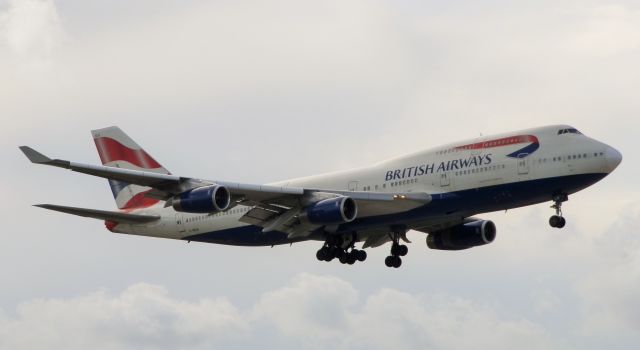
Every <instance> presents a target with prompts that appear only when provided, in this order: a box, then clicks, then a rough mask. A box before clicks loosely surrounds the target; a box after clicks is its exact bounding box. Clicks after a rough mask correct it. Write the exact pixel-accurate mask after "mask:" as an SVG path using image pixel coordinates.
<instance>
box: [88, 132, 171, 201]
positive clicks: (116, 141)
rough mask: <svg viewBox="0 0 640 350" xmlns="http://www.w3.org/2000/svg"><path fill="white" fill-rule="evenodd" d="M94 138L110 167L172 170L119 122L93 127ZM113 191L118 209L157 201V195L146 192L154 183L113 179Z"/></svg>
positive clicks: (102, 158)
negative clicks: (159, 161)
mask: <svg viewBox="0 0 640 350" xmlns="http://www.w3.org/2000/svg"><path fill="white" fill-rule="evenodd" d="M91 134H92V135H93V141H94V142H95V144H96V148H97V149H98V155H99V156H100V160H101V161H102V164H103V165H105V166H108V167H114V168H121V169H131V170H139V171H148V172H154V173H159V174H169V171H168V170H167V169H165V168H164V167H163V166H162V165H160V163H158V162H157V161H156V160H155V159H153V157H151V156H150V155H149V154H148V153H147V152H146V151H145V150H144V149H142V147H140V146H139V145H138V144H137V143H136V142H135V141H133V140H132V139H131V138H130V137H129V136H127V134H125V133H124V132H123V131H122V130H120V128H118V127H117V126H112V127H108V128H104V129H98V130H92V131H91ZM109 186H110V187H111V192H112V193H113V197H114V198H115V200H116V204H117V205H118V209H123V210H130V209H137V208H146V207H150V206H152V205H155V204H157V203H158V202H159V201H158V200H156V199H152V198H148V197H146V196H145V195H146V194H147V193H148V192H149V191H150V190H151V188H150V187H146V186H138V185H135V184H131V183H128V182H125V181H118V180H113V179H109Z"/></svg>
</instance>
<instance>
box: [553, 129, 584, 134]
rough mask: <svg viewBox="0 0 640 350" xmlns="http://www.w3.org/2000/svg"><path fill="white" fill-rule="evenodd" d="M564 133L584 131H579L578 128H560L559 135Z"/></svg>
mask: <svg viewBox="0 0 640 350" xmlns="http://www.w3.org/2000/svg"><path fill="white" fill-rule="evenodd" d="M562 134H579V135H582V133H581V132H580V131H578V129H573V128H570V129H560V130H558V135H562Z"/></svg>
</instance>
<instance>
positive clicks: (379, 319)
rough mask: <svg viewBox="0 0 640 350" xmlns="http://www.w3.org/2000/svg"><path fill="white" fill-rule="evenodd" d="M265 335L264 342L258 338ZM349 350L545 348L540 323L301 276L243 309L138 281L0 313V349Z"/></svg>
mask: <svg viewBox="0 0 640 350" xmlns="http://www.w3.org/2000/svg"><path fill="white" fill-rule="evenodd" d="M261 335H265V336H264V337H265V338H260V337H261ZM271 342H273V343H278V344H282V343H284V344H289V345H291V346H295V347H299V348H303V349H312V348H318V349H320V348H328V347H331V348H345V349H346V348H349V349H389V348H390V347H392V348H399V349H417V348H425V347H428V348H431V349H468V348H469V347H470V346H477V347H480V348H488V347H490V348H492V349H511V348H513V347H516V346H517V347H519V348H524V349H542V348H545V349H547V348H549V346H550V345H551V344H552V343H550V341H549V339H548V335H547V334H546V333H545V331H544V329H542V328H541V327H540V326H538V325H535V324H533V323H532V322H530V321H528V320H525V319H519V318H516V319H509V318H508V317H504V316H502V315H500V314H499V313H498V312H496V311H495V310H493V308H492V307H491V306H489V305H488V304H482V303H477V302H474V301H470V300H464V299H460V298H456V297H449V296H442V295H439V296H438V295H436V296H426V295H423V296H412V295H410V294H407V293H403V292H400V291H397V290H394V289H386V288H385V289H380V290H378V291H376V292H375V293H373V294H372V295H370V296H368V297H366V298H361V297H359V293H358V292H357V291H356V289H355V288H354V287H353V286H352V285H351V284H350V283H348V282H346V281H343V280H341V279H338V278H335V277H329V276H318V275H312V274H301V275H299V276H297V277H295V278H294V279H293V280H291V281H290V282H289V283H288V284H287V285H285V286H283V287H280V288H277V289H275V290H273V291H269V292H266V293H264V294H263V296H262V297H261V298H260V299H259V300H258V301H257V303H256V304H255V305H254V306H253V307H252V308H250V309H249V310H247V311H244V312H242V311H239V310H238V308H236V307H234V306H233V305H232V304H231V303H230V302H229V301H228V300H226V299H224V298H215V299H207V298H204V299H200V300H198V301H195V302H193V301H185V300H180V299H177V298H174V297H171V296H170V295H169V294H168V292H167V290H166V289H165V288H163V287H159V286H154V285H149V284H144V283H140V284H136V285H133V286H131V287H129V288H127V289H126V290H124V291H123V292H122V293H120V294H119V295H109V294H108V293H106V292H104V291H100V292H96V293H92V294H89V295H86V296H82V297H76V298H69V299H39V300H34V301H30V302H26V303H23V304H21V305H20V306H19V307H18V309H17V312H16V314H15V315H14V316H10V315H7V314H4V315H2V316H1V317H0V348H1V349H17V350H19V349H43V348H64V349H85V348H87V347H92V348H96V349H145V348H155V349H175V348H188V349H198V348H209V347H211V346H217V345H221V344H226V346H231V345H233V346H236V345H237V344H261V345H262V346H266V347H268V344H269V343H271Z"/></svg>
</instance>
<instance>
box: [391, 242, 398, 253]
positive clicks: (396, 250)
mask: <svg viewBox="0 0 640 350" xmlns="http://www.w3.org/2000/svg"><path fill="white" fill-rule="evenodd" d="M399 253H400V246H399V245H397V244H395V243H394V244H393V245H392V246H391V255H400V254H399Z"/></svg>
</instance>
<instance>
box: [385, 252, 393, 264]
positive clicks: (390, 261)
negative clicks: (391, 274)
mask: <svg viewBox="0 0 640 350" xmlns="http://www.w3.org/2000/svg"><path fill="white" fill-rule="evenodd" d="M393 263H394V257H393V256H391V255H389V256H388V257H386V258H385V259H384V264H385V265H387V267H393Z"/></svg>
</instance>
